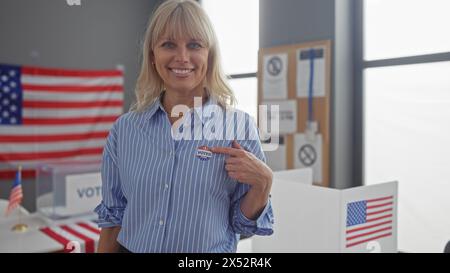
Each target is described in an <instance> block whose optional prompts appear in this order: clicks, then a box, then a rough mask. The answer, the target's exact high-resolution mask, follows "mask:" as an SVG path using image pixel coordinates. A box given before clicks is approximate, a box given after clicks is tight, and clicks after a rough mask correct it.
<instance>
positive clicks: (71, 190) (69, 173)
mask: <svg viewBox="0 0 450 273" xmlns="http://www.w3.org/2000/svg"><path fill="white" fill-rule="evenodd" d="M100 167H101V163H100V161H92V162H86V161H83V162H70V163H66V162H64V163H61V162H60V163H47V164H42V165H40V166H38V167H37V171H36V175H37V183H36V195H37V196H36V208H37V211H38V212H39V213H41V214H42V215H43V216H45V217H48V218H49V219H52V220H62V219H67V218H71V217H79V216H85V215H87V214H93V210H94V208H95V207H96V206H97V205H98V204H99V203H100V201H101V174H100Z"/></svg>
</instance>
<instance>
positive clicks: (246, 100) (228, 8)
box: [201, 0, 259, 118]
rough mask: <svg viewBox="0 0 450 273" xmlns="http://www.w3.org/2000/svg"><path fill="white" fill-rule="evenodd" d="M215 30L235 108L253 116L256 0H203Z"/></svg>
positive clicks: (257, 42) (256, 53)
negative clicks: (235, 99) (234, 97)
mask: <svg viewBox="0 0 450 273" xmlns="http://www.w3.org/2000/svg"><path fill="white" fill-rule="evenodd" d="M201 4H202V6H203V7H204V9H205V10H206V12H207V13H208V15H209V17H210V19H211V21H212V23H213V25H214V29H215V31H216V34H217V36H218V40H219V47H220V51H221V57H222V64H223V67H224V70H225V73H226V74H227V75H228V76H231V79H230V81H229V82H230V84H231V87H232V88H233V91H234V93H235V95H236V98H237V101H238V102H237V108H238V109H240V110H243V111H246V112H247V113H249V114H250V115H252V116H253V117H255V118H256V113H257V104H258V102H257V81H256V71H257V63H258V49H259V0H245V1H242V0H202V1H201Z"/></svg>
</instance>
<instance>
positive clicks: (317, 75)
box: [296, 48, 326, 98]
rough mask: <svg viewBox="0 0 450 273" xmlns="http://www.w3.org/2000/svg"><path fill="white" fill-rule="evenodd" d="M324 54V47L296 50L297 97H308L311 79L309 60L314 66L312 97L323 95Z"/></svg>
mask: <svg viewBox="0 0 450 273" xmlns="http://www.w3.org/2000/svg"><path fill="white" fill-rule="evenodd" d="M325 54H326V51H325V49H324V48H314V50H310V49H300V50H297V55H296V56H297V97H299V98H307V97H308V94H309V88H310V81H311V69H310V68H311V62H312V65H313V66H314V70H313V71H314V73H313V75H312V78H313V86H312V90H313V97H323V96H325ZM311 55H312V57H311Z"/></svg>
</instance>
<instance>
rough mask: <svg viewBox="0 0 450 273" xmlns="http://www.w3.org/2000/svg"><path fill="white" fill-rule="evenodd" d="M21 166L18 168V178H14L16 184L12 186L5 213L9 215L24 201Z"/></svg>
mask: <svg viewBox="0 0 450 273" xmlns="http://www.w3.org/2000/svg"><path fill="white" fill-rule="evenodd" d="M21 171H22V170H21V168H20V167H19V169H18V170H17V173H16V179H14V184H13V186H12V188H11V193H10V194H9V203H8V207H6V211H5V215H6V216H8V215H9V214H10V213H11V212H12V211H13V210H14V209H15V208H17V207H18V206H19V205H20V203H21V202H22V198H23V192H22V173H21Z"/></svg>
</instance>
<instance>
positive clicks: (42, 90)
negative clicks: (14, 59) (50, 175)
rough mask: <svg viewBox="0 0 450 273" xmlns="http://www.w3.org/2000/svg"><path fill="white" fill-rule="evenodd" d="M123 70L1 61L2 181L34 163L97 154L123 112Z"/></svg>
mask: <svg viewBox="0 0 450 273" xmlns="http://www.w3.org/2000/svg"><path fill="white" fill-rule="evenodd" d="M122 105H123V72H122V71H121V70H66V69H48V68H38V67H27V66H14V65H2V64H0V179H2V178H3V179H6V178H10V177H12V176H13V175H14V174H13V172H11V170H12V169H13V168H15V166H18V165H23V166H24V172H23V176H24V177H33V176H34V171H33V170H34V167H33V166H34V165H35V163H37V162H39V163H43V162H46V161H64V160H65V161H70V160H75V159H76V160H87V159H89V160H92V159H97V158H100V156H101V153H102V149H103V145H104V143H105V140H106V137H107V135H108V132H109V130H110V128H111V127H112V124H113V123H114V121H115V120H116V119H117V117H118V116H119V115H120V114H121V113H122Z"/></svg>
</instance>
